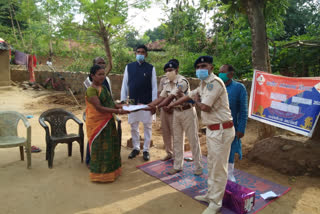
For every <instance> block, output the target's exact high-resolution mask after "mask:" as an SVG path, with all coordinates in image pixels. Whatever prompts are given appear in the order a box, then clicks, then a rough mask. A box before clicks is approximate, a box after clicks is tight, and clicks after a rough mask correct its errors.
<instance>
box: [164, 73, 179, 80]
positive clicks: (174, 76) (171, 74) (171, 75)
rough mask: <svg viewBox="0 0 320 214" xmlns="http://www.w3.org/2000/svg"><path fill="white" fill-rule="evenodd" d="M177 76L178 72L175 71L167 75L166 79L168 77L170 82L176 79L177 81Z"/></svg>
mask: <svg viewBox="0 0 320 214" xmlns="http://www.w3.org/2000/svg"><path fill="white" fill-rule="evenodd" d="M176 76H177V74H176V71H175V70H174V71H170V72H167V73H166V77H167V78H168V79H169V80H170V81H173V80H175V79H176Z"/></svg>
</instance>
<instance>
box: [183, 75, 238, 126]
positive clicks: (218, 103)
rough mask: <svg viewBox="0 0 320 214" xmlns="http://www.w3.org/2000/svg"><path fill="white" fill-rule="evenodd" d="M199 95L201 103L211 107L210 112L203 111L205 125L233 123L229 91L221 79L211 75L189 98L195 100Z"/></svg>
mask: <svg viewBox="0 0 320 214" xmlns="http://www.w3.org/2000/svg"><path fill="white" fill-rule="evenodd" d="M197 94H199V95H200V97H201V103H203V104H205V105H207V106H210V107H211V111H210V112H204V111H201V119H202V123H203V125H212V124H217V123H224V122H228V121H232V116H231V110H230V108H229V100H228V93H227V89H226V87H225V85H224V83H223V81H222V80H221V79H220V78H219V77H217V76H216V75H214V74H213V73H211V74H210V75H209V77H208V78H207V79H206V80H203V81H201V82H200V86H199V87H198V88H196V89H195V90H193V91H191V92H190V93H189V95H188V96H189V97H190V98H192V99H194V97H195V96H196V95H197Z"/></svg>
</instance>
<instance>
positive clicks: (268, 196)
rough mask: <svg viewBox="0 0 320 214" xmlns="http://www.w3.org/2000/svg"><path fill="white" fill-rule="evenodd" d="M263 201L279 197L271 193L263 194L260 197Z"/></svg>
mask: <svg viewBox="0 0 320 214" xmlns="http://www.w3.org/2000/svg"><path fill="white" fill-rule="evenodd" d="M260 196H261V197H262V198H263V199H264V200H268V199H272V198H277V197H279V195H277V194H276V193H274V192H273V191H269V192H265V193H263V194H261V195H260Z"/></svg>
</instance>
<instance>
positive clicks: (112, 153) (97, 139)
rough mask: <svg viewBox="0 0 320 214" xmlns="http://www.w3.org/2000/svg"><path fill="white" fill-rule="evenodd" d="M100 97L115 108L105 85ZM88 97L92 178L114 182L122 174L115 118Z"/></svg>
mask: <svg viewBox="0 0 320 214" xmlns="http://www.w3.org/2000/svg"><path fill="white" fill-rule="evenodd" d="M88 89H89V88H88ZM89 90H90V89H89ZM98 98H99V100H100V102H101V105H103V106H104V107H108V108H114V103H113V100H112V97H111V95H110V93H109V92H108V91H107V89H106V88H105V87H104V86H102V87H101V88H100V91H99V93H98ZM87 99H88V97H86V105H87V108H86V117H87V118H86V126H87V135H88V139H89V142H88V149H89V153H88V154H89V159H90V161H89V168H90V180H91V181H96V182H112V181H114V180H115V179H116V178H117V177H118V176H120V174H121V156H120V150H121V142H120V139H119V136H118V132H117V128H116V124H115V119H114V118H113V116H112V114H111V113H100V112H98V111H97V110H96V109H95V107H94V106H93V105H92V104H90V103H89V102H88V100H87Z"/></svg>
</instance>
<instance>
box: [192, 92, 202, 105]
mask: <svg viewBox="0 0 320 214" xmlns="http://www.w3.org/2000/svg"><path fill="white" fill-rule="evenodd" d="M194 101H195V102H200V103H201V97H200V95H199V94H198V93H197V94H196V96H195V97H194Z"/></svg>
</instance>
